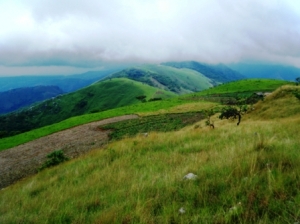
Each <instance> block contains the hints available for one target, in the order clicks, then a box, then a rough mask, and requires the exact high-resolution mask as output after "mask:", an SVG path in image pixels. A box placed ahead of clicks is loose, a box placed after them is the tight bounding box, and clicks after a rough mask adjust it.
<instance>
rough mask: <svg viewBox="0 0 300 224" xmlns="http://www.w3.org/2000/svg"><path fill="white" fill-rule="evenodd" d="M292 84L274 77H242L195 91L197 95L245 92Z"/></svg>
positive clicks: (263, 90)
mask: <svg viewBox="0 0 300 224" xmlns="http://www.w3.org/2000/svg"><path fill="white" fill-rule="evenodd" d="M288 84H292V83H291V82H288V81H283V80H276V79H274V80H273V79H244V80H239V81H233V82H229V83H225V84H221V85H218V86H216V87H215V88H211V89H207V90H204V91H201V92H200V93H197V94H198V95H201V96H204V95H212V94H230V93H247V94H252V93H254V92H272V91H274V90H275V89H277V88H278V87H280V86H283V85H288Z"/></svg>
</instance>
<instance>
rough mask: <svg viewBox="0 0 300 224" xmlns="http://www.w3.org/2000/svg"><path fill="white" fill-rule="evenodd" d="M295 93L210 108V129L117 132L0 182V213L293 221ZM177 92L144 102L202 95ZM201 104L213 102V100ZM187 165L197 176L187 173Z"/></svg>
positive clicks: (73, 218) (33, 218) (299, 195)
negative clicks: (91, 147)
mask: <svg viewBox="0 0 300 224" xmlns="http://www.w3.org/2000/svg"><path fill="white" fill-rule="evenodd" d="M294 93H300V87H297V86H295V85H294V86H284V87H281V88H279V89H277V90H276V91H275V92H273V93H272V94H271V95H269V96H267V97H266V98H265V99H264V101H260V102H258V103H257V104H255V105H254V108H255V109H254V110H252V111H251V112H248V114H245V115H244V118H243V122H242V123H241V125H239V126H236V124H235V123H231V122H228V121H224V120H219V119H216V118H217V117H218V114H216V115H214V116H212V115H211V114H210V113H208V115H209V116H210V119H216V120H215V123H214V124H215V129H213V130H212V129H210V128H209V127H207V126H206V125H205V120H202V121H199V122H196V123H195V124H193V125H190V126H186V127H184V128H182V129H180V130H176V131H169V132H156V131H153V130H152V131H150V132H149V133H148V137H147V138H145V137H144V136H143V135H136V136H134V137H130V138H129V137H128V138H124V139H122V140H120V141H113V142H110V143H109V144H108V145H106V146H105V147H104V149H103V150H95V151H93V152H91V153H89V154H87V155H85V156H83V157H81V158H78V159H75V160H72V161H68V162H65V163H63V164H61V165H59V166H55V167H53V168H50V169H45V170H43V171H41V172H40V173H39V174H37V175H36V176H33V177H30V178H27V179H25V180H22V181H20V182H19V183H17V184H15V185H12V186H10V187H8V188H6V189H4V190H2V191H0V198H1V201H0V214H1V216H0V223H40V222H41V220H42V221H43V222H45V223H278V224H279V223H297V222H299V220H300V213H299V206H300V187H299V178H300V165H299V164H300V154H299V145H300V139H299V130H298V129H299V125H300V117H299V114H300V103H299V100H298V99H297V97H295V95H294ZM162 102H163V103H164V106H160V104H161V103H162ZM167 102H169V103H170V104H168V106H167ZM175 102H176V103H175ZM179 102H180V100H179V99H177V101H175V100H169V101H159V102H151V103H141V104H138V105H143V106H145V107H144V108H143V110H144V112H147V111H148V112H149V113H158V114H160V113H166V111H160V110H162V109H163V110H164V109H168V111H167V112H170V111H173V112H174V111H176V110H178V111H182V110H185V111H186V112H188V111H190V109H191V108H194V109H195V111H199V108H197V110H196V106H195V105H196V102H192V101H191V102H189V101H184V100H182V101H181V103H184V105H180V103H179ZM172 103H173V104H172ZM171 104H172V106H171ZM197 104H199V106H200V105H201V104H202V102H199V103H197ZM138 105H133V106H131V107H126V110H127V109H129V112H130V113H131V110H130V108H131V109H132V110H133V107H135V109H138V108H139V107H138ZM155 105H156V106H157V107H155ZM186 105H188V107H186ZM203 105H204V107H205V108H204V109H203V110H207V111H209V109H210V108H211V105H212V104H209V103H203ZM146 108H147V109H146ZM123 109H124V108H123ZM139 109H140V110H142V109H141V108H139ZM119 110H120V108H119V109H116V110H113V111H114V113H116V112H117V111H118V112H119V113H120V114H121V111H119ZM123 113H124V111H123ZM100 114H101V116H103V115H102V113H99V114H91V115H85V116H81V117H77V118H76V119H77V122H78V121H79V120H80V121H83V117H85V119H88V118H87V117H88V116H95V115H97V116H100ZM107 116H108V114H107ZM177 116H181V115H180V114H179V115H177ZM191 117H193V116H191ZM157 118H162V119H163V121H164V120H166V119H165V118H164V117H163V116H157ZM74 119H75V118H74ZM89 119H91V118H89ZM149 119H150V120H149V121H151V120H152V119H153V121H154V120H155V117H152V118H149ZM175 120H176V119H175ZM197 120H198V119H197ZM138 121H140V122H141V123H142V124H141V126H139V125H138V124H136V123H135V124H134V123H126V122H125V123H119V124H115V125H114V126H113V127H114V128H116V129H118V128H119V129H120V128H122V127H123V128H124V127H126V126H129V127H132V126H133V125H138V126H139V128H140V127H145V126H146V123H143V121H144V120H143V119H141V120H136V121H135V122H138ZM162 126H163V125H162ZM171 126H172V127H174V124H172V122H171ZM196 126H197V127H198V128H195V127H196ZM111 127H112V126H111ZM130 133H132V134H135V133H134V131H130ZM188 173H193V174H195V175H197V177H196V178H195V179H193V180H188V179H185V178H184V176H185V175H187V174H188Z"/></svg>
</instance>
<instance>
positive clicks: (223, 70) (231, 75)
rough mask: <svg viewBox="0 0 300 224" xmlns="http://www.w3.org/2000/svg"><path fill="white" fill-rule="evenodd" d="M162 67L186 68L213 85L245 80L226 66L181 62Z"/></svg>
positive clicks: (167, 63)
mask: <svg viewBox="0 0 300 224" xmlns="http://www.w3.org/2000/svg"><path fill="white" fill-rule="evenodd" d="M162 64H163V65H167V66H171V67H174V68H179V69H180V68H188V69H192V70H194V71H197V72H199V73H201V74H203V75H204V76H206V77H207V78H209V79H211V80H213V82H214V83H215V84H219V83H226V82H232V81H235V80H240V79H244V78H246V77H245V76H243V75H242V74H240V73H238V72H236V71H234V70H232V69H230V68H229V67H227V66H226V65H223V64H218V65H209V64H204V63H200V62H196V61H183V62H166V63H162Z"/></svg>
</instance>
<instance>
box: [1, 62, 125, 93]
mask: <svg viewBox="0 0 300 224" xmlns="http://www.w3.org/2000/svg"><path fill="white" fill-rule="evenodd" d="M121 69H123V67H122V68H119V67H118V68H115V69H108V70H103V71H90V72H86V73H83V74H76V75H53V76H11V77H0V92H4V91H7V90H11V89H16V88H22V87H33V86H40V85H43V86H49V85H53V86H58V87H59V88H61V89H62V90H63V91H64V92H73V91H76V90H78V89H81V88H83V87H85V86H88V85H90V84H92V83H94V82H96V81H98V80H101V79H103V78H104V77H106V76H107V75H109V74H111V73H114V72H117V71H120V70H121Z"/></svg>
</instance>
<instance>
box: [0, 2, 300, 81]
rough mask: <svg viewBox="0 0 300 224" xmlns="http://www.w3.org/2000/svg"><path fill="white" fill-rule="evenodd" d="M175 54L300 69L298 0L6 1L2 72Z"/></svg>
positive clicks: (0, 33) (73, 68) (69, 69)
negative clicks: (273, 64)
mask: <svg viewBox="0 0 300 224" xmlns="http://www.w3.org/2000/svg"><path fill="white" fill-rule="evenodd" d="M170 60H171V61H182V60H196V61H200V62H206V63H232V62H239V61H245V60H258V61H260V60H262V61H270V62H275V63H285V64H289V65H294V66H297V67H300V1H298V0H185V1H183V0H109V1H108V0H105V1H104V0H72V1H71V0H19V1H18V0H0V75H13V74H55V73H59V74H67V73H77V72H83V71H87V70H97V69H100V68H101V67H102V66H104V65H106V64H107V63H127V62H136V61H137V62H146V63H147V62H150V63H152V62H164V61H170Z"/></svg>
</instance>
